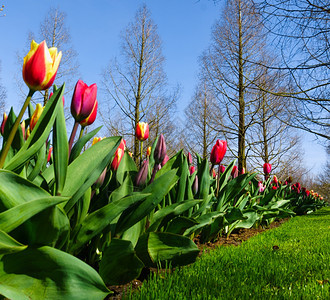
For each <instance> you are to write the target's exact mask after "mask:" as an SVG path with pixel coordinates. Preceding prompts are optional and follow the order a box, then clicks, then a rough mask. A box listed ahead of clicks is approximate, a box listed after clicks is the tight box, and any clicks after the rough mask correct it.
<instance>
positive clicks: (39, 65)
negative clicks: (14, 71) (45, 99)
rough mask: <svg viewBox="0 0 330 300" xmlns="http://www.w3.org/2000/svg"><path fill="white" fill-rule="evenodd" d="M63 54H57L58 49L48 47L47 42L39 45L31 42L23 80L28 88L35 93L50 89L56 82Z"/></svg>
mask: <svg viewBox="0 0 330 300" xmlns="http://www.w3.org/2000/svg"><path fill="white" fill-rule="evenodd" d="M61 58H62V52H61V51H60V52H59V53H57V48H55V47H52V48H49V49H48V47H47V44H46V42H45V41H43V42H41V43H40V44H37V43H36V42H35V41H32V42H31V49H30V51H29V53H28V54H27V55H26V56H25V57H24V62H23V79H24V81H25V83H26V84H27V86H28V87H29V88H30V89H31V90H34V91H42V90H47V89H48V88H50V87H51V86H52V84H53V82H54V80H55V77H56V73H57V69H58V66H59V64H60V61H61Z"/></svg>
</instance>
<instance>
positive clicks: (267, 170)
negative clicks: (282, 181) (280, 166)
mask: <svg viewBox="0 0 330 300" xmlns="http://www.w3.org/2000/svg"><path fill="white" fill-rule="evenodd" d="M263 168H264V173H265V175H269V174H270V171H271V170H272V165H271V164H269V163H264V166H263Z"/></svg>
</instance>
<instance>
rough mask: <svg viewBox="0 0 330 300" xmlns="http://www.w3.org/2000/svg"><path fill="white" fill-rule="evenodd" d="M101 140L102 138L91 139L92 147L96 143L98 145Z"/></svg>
mask: <svg viewBox="0 0 330 300" xmlns="http://www.w3.org/2000/svg"><path fill="white" fill-rule="evenodd" d="M101 140H102V138H100V137H95V138H93V142H92V146H93V145H95V144H96V143H98V142H99V141H101Z"/></svg>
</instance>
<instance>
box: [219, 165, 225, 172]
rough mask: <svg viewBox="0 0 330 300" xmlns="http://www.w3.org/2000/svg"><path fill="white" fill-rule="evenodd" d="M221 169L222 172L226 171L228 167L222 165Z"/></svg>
mask: <svg viewBox="0 0 330 300" xmlns="http://www.w3.org/2000/svg"><path fill="white" fill-rule="evenodd" d="M219 169H220V173H221V174H222V173H224V172H225V171H226V167H225V166H224V165H220V166H219Z"/></svg>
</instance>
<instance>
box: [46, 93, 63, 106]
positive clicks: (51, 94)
mask: <svg viewBox="0 0 330 300" xmlns="http://www.w3.org/2000/svg"><path fill="white" fill-rule="evenodd" d="M53 94H54V93H53V92H51V93H50V94H49V99H50V98H51V97H52V96H53ZM62 102H63V106H64V103H65V100H64V96H62Z"/></svg>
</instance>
